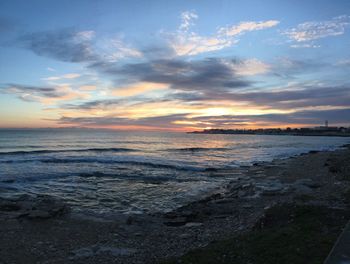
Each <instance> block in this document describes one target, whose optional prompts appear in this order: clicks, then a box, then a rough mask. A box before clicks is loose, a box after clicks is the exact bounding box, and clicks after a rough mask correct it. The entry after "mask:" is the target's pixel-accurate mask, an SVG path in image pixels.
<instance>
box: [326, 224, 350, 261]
mask: <svg viewBox="0 0 350 264" xmlns="http://www.w3.org/2000/svg"><path fill="white" fill-rule="evenodd" d="M324 264H350V222H349V223H348V224H347V226H346V227H345V229H344V231H343V232H342V234H341V235H340V236H339V238H338V240H337V242H336V244H335V245H334V247H333V249H332V251H331V253H330V254H329V256H328V258H327V259H326V261H325V262H324Z"/></svg>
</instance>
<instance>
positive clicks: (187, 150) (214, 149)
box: [166, 147, 229, 152]
mask: <svg viewBox="0 0 350 264" xmlns="http://www.w3.org/2000/svg"><path fill="white" fill-rule="evenodd" d="M227 150H229V148H200V147H194V148H172V149H166V151H175V152H202V151H203V152H205V151H227Z"/></svg>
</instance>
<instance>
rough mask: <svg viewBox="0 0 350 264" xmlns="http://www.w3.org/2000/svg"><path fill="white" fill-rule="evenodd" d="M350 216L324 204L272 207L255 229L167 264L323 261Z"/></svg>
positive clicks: (286, 263)
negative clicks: (322, 205)
mask: <svg viewBox="0 0 350 264" xmlns="http://www.w3.org/2000/svg"><path fill="white" fill-rule="evenodd" d="M349 217H350V212H349V211H346V210H339V209H329V208H327V207H321V206H306V205H294V204H291V205H284V206H277V207H273V208H271V209H269V210H268V211H267V212H266V214H265V216H264V217H263V218H262V219H261V220H260V221H259V223H257V225H256V227H255V228H254V230H252V231H250V232H247V233H245V234H242V235H240V236H237V237H232V238H230V239H227V240H224V241H217V242H214V243H212V244H210V245H208V246H206V247H205V248H202V249H197V250H193V251H191V252H189V253H187V254H186V255H184V256H183V257H181V258H179V259H171V260H168V261H166V262H164V264H165V263H166V264H172V263H184V264H190V263H191V264H196V263H201V264H209V263H217V264H227V263H237V264H241V263H244V264H247V263H250V264H257V263H264V264H272V263H273V264H282V263H283V264H298V263H300V264H305V263H306V262H305V261H306V260H307V263H308V264H313V263H314V264H319V263H323V261H324V259H325V258H326V257H327V255H328V253H329V252H330V250H331V248H332V246H333V244H334V242H335V241H336V239H337V237H338V235H339V234H340V233H341V231H342V228H343V227H344V226H345V224H346V222H347V220H348V219H349Z"/></svg>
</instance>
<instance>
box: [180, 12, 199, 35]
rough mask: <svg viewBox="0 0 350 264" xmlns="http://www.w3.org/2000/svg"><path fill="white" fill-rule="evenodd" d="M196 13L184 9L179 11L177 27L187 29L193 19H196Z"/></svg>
mask: <svg viewBox="0 0 350 264" xmlns="http://www.w3.org/2000/svg"><path fill="white" fill-rule="evenodd" d="M197 18H198V15H197V14H196V13H194V12H190V11H185V12H182V13H181V21H182V23H181V25H180V27H179V29H180V30H182V31H188V30H189V28H190V26H192V25H193V24H194V23H193V20H195V19H197Z"/></svg>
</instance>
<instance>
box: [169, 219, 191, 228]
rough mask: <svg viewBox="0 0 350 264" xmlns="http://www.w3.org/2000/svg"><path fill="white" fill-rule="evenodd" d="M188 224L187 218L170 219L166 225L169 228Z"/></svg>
mask: <svg viewBox="0 0 350 264" xmlns="http://www.w3.org/2000/svg"><path fill="white" fill-rule="evenodd" d="M186 223H187V218H186V217H178V218H174V219H169V220H168V221H166V222H164V224H165V225H167V226H174V227H176V226H183V225H185V224H186Z"/></svg>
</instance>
